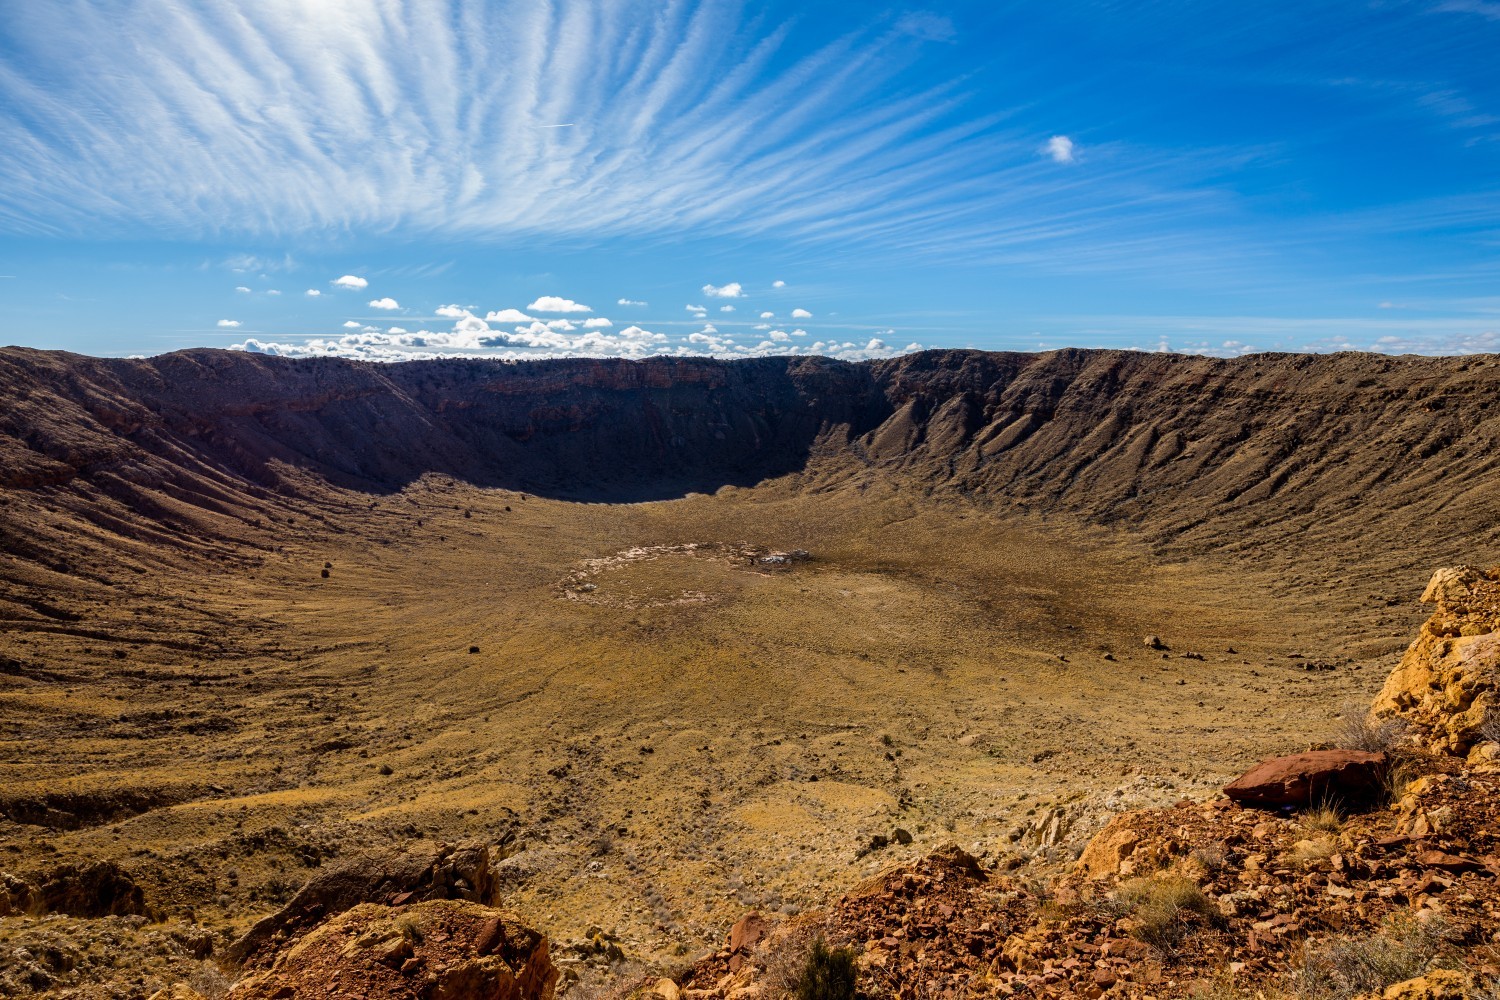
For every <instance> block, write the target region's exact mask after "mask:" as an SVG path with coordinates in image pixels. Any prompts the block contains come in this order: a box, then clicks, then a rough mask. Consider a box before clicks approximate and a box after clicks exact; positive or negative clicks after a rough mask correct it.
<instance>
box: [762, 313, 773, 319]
mask: <svg viewBox="0 0 1500 1000" xmlns="http://www.w3.org/2000/svg"><path fill="white" fill-rule="evenodd" d="M760 318H761V319H775V318H776V314H775V313H773V312H763V313H761V314H760Z"/></svg>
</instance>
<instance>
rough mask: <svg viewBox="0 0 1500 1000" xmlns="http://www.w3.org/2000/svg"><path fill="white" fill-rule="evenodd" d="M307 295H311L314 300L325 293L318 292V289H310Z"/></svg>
mask: <svg viewBox="0 0 1500 1000" xmlns="http://www.w3.org/2000/svg"><path fill="white" fill-rule="evenodd" d="M307 294H308V295H309V296H310V297H312V298H317V297H318V296H319V295H322V294H323V293H322V292H320V291H318V290H317V289H316V288H309V289H308V290H307Z"/></svg>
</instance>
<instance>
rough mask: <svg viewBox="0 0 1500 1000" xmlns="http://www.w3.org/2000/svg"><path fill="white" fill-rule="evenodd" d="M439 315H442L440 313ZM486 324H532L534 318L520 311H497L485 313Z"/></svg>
mask: <svg viewBox="0 0 1500 1000" xmlns="http://www.w3.org/2000/svg"><path fill="white" fill-rule="evenodd" d="M439 315H442V313H441V312H439ZM484 321H485V322H486V323H531V322H534V321H533V320H532V318H531V317H530V316H528V315H526V314H525V313H523V312H522V311H521V310H519V309H497V310H495V311H494V312H490V313H485V315H484Z"/></svg>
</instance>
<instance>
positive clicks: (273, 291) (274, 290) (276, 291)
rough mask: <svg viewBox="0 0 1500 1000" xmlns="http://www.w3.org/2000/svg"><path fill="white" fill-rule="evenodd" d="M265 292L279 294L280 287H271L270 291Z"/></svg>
mask: <svg viewBox="0 0 1500 1000" xmlns="http://www.w3.org/2000/svg"><path fill="white" fill-rule="evenodd" d="M266 294H267V295H280V294H281V289H279V288H273V289H271V290H270V291H268V292H266Z"/></svg>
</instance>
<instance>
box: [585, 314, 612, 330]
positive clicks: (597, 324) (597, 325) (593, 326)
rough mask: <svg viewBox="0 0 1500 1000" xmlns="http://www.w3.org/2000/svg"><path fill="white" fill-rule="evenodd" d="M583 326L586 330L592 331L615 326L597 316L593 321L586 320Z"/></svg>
mask: <svg viewBox="0 0 1500 1000" xmlns="http://www.w3.org/2000/svg"><path fill="white" fill-rule="evenodd" d="M583 325H584V327H585V328H586V329H590V330H598V329H601V328H603V327H606V326H614V324H613V323H611V322H610V321H609V320H607V319H605V318H604V317H603V316H595V317H593V318H592V319H586V320H584V321H583Z"/></svg>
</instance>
